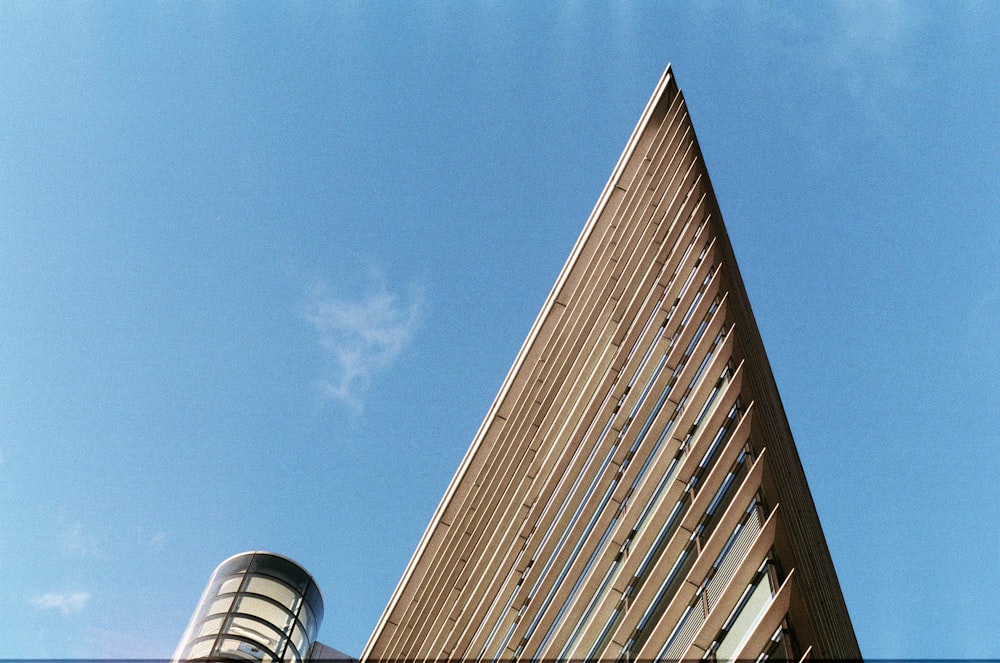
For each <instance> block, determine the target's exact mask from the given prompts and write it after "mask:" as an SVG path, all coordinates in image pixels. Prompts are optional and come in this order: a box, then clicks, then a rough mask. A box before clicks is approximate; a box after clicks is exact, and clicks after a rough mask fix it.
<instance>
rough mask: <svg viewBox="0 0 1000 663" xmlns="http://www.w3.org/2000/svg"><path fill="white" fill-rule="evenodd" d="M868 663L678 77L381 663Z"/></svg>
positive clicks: (507, 397) (387, 627) (505, 399)
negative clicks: (585, 662)
mask: <svg viewBox="0 0 1000 663" xmlns="http://www.w3.org/2000/svg"><path fill="white" fill-rule="evenodd" d="M413 658H421V659H424V658H426V659H467V660H480V659H485V660H512V659H518V660H529V659H531V660H537V659H604V660H623V661H632V660H640V659H649V660H652V659H668V660H669V659H673V660H677V659H701V658H710V659H719V660H723V659H748V660H755V659H763V658H777V659H794V660H799V659H805V658H813V659H829V658H836V659H857V658H860V652H859V649H858V644H857V640H856V638H855V636H854V631H853V628H852V626H851V621H850V618H849V616H848V613H847V608H846V606H845V604H844V599H843V596H842V594H841V590H840V586H839V584H838V582H837V576H836V573H835V571H834V568H833V563H832V561H831V559H830V554H829V551H828V550H827V546H826V543H825V540H824V537H823V532H822V530H821V528H820V524H819V519H818V517H817V515H816V510H815V508H814V505H813V501H812V497H811V496H810V493H809V488H808V486H807V484H806V479H805V475H804V474H803V471H802V466H801V463H800V461H799V457H798V454H797V452H796V450H795V445H794V442H793V441H792V435H791V432H790V430H789V427H788V422H787V420H786V417H785V413H784V410H783V409H782V405H781V399H780V397H779V396H778V391H777V388H776V386H775V382H774V378H773V376H772V373H771V369H770V366H769V364H768V360H767V357H766V355H765V352H764V347H763V345H762V343H761V339H760V335H759V332H758V330H757V326H756V323H755V322H754V317H753V313H752V312H751V310H750V304H749V300H748V298H747V294H746V292H745V290H744V286H743V282H742V279H741V278H740V274H739V270H738V268H737V266H736V260H735V258H734V256H733V251H732V248H731V246H730V243H729V239H728V237H727V234H726V229H725V227H724V226H723V223H722V216H721V215H720V213H719V208H718V204H717V202H716V200H715V196H714V195H713V192H712V186H711V184H710V182H709V178H708V173H707V171H706V168H705V164H704V161H703V159H702V155H701V152H700V150H699V147H698V143H697V140H696V139H695V135H694V130H693V128H692V125H691V120H690V118H689V117H688V114H687V109H686V106H685V103H684V98H683V95H682V94H681V92H680V91H679V90H678V88H677V84H676V83H675V81H674V77H673V74H672V72H671V71H670V69H669V68H668V70H667V71H666V72H665V73H664V75H663V78H662V79H661V80H660V83H659V85H657V87H656V90H655V92H654V93H653V96H652V99H650V101H649V104H648V105H647V107H646V109H645V111H644V112H643V114H642V117H641V118H640V120H639V123H638V126H637V127H636V129H635V131H634V132H633V134H632V137H631V139H630V140H629V142H628V144H627V145H626V147H625V151H624V152H623V154H622V156H621V158H620V159H619V161H618V164H617V166H615V169H614V172H613V173H612V175H611V179H610V181H609V182H608V184H607V185H606V186H605V188H604V191H603V192H602V193H601V196H600V198H599V199H598V201H597V205H596V206H595V208H594V211H593V213H592V214H591V216H590V218H589V220H588V221H587V224H586V226H585V227H584V229H583V232H582V234H581V235H580V238H579V240H578V241H577V243H576V246H575V247H574V248H573V251H572V253H571V254H570V257H569V260H568V261H567V263H566V265H565V267H564V268H563V270H562V272H561V273H560V275H559V278H558V280H557V281H556V284H555V286H554V287H553V289H552V292H551V294H550V295H549V297H548V299H547V300H546V302H545V305H544V307H543V308H542V311H541V313H540V314H539V315H538V318H537V320H536V321H535V324H534V326H533V327H532V328H531V331H530V332H529V334H528V338H527V340H526V341H525V342H524V345H523V346H522V348H521V351H520V353H519V354H518V356H517V358H516V359H515V361H514V365H513V367H512V368H511V370H510V373H509V374H508V376H507V378H506V380H505V381H504V383H503V386H502V387H501V389H500V393H499V394H498V395H497V397H496V400H495V401H494V403H493V405H492V407H491V408H490V410H489V412H488V414H487V415H486V418H485V421H484V422H483V424H482V426H481V427H480V429H479V431H478V433H477V434H476V437H475V439H474V440H473V442H472V446H471V447H470V449H469V451H468V453H467V454H466V456H465V458H464V460H463V461H462V464H461V466H460V467H459V469H458V472H457V473H456V475H455V478H454V479H453V481H452V483H451V485H450V486H449V487H448V490H447V492H446V493H445V495H444V498H443V499H442V500H441V503H440V505H439V506H438V508H437V511H436V512H435V514H434V516H433V518H432V520H431V523H430V525H429V526H428V528H427V531H426V532H425V534H424V536H423V539H422V540H421V542H420V545H419V547H418V548H417V550H416V552H415V553H414V555H413V558H412V560H411V561H410V564H409V566H408V567H407V568H406V571H405V573H404V574H403V577H402V580H401V581H400V583H399V586H398V587H397V589H396V591H395V593H394V594H393V596H392V599H391V601H390V603H389V605H388V607H387V608H386V610H385V612H384V614H383V615H382V617H381V619H380V620H379V622H378V625H377V627H376V629H375V631H374V633H373V634H372V637H371V639H370V641H369V643H368V645H367V647H366V648H365V651H364V653H363V655H362V659H363V660H367V661H375V660H386V659H413Z"/></svg>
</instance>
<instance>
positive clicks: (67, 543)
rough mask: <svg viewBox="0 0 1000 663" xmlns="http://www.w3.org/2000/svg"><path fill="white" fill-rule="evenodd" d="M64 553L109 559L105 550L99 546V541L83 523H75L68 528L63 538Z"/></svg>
mask: <svg viewBox="0 0 1000 663" xmlns="http://www.w3.org/2000/svg"><path fill="white" fill-rule="evenodd" d="M62 547H63V552H66V553H68V554H70V555H80V556H82V557H92V558H94V559H107V555H106V554H105V553H104V550H102V549H101V547H100V546H98V544H97V539H96V538H95V537H94V536H93V535H92V534H91V533H90V532H87V531H86V530H85V529H84V527H83V524H82V523H73V524H72V525H70V526H69V527H67V528H66V531H65V532H63V536H62Z"/></svg>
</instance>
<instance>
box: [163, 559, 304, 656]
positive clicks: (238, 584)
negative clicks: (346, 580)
mask: <svg viewBox="0 0 1000 663" xmlns="http://www.w3.org/2000/svg"><path fill="white" fill-rule="evenodd" d="M322 620H323V597H322V596H320V593H319V588H318V587H317V586H316V583H315V581H313V579H312V577H311V576H310V575H309V574H308V573H307V572H306V570H305V569H303V568H302V567H301V566H299V565H298V564H296V563H295V562H293V561H292V560H290V559H288V558H287V557H282V556H281V555H275V554H274V553H268V552H261V551H254V552H245V553H240V554H239V555H233V556H232V557H230V558H229V559H227V560H226V561H224V562H223V563H222V564H220V565H219V567H218V568H217V569H215V573H213V574H212V578H211V580H209V582H208V586H207V587H206V588H205V592H204V594H202V597H201V601H200V602H199V603H198V607H197V609H195V612H194V616H193V617H192V618H191V623H190V624H188V628H187V631H185V633H184V637H183V638H182V639H181V643H180V645H178V647H177V653H176V654H175V655H174V661H175V662H179V661H234V660H235V661H249V662H250V663H279V662H281V663H302V661H304V660H305V658H306V656H307V654H308V652H309V646H310V645H311V644H312V643H313V641H314V640H315V639H316V631H317V630H318V629H319V624H320V622H321V621H322Z"/></svg>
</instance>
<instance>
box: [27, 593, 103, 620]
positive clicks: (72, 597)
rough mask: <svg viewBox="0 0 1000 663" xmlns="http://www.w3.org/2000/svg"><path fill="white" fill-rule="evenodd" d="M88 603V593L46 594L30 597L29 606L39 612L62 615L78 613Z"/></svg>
mask: <svg viewBox="0 0 1000 663" xmlns="http://www.w3.org/2000/svg"><path fill="white" fill-rule="evenodd" d="M89 601H90V592H65V593H60V592H46V593H45V594H41V595H37V594H36V595H35V596H32V597H31V601H30V603H31V605H33V606H34V607H36V608H38V609H39V610H57V611H59V612H60V613H62V614H64V615H71V614H73V613H77V612H80V611H81V610H83V608H84V607H85V606H86V605H87V603H88V602H89Z"/></svg>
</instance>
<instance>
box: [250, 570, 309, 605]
mask: <svg viewBox="0 0 1000 663" xmlns="http://www.w3.org/2000/svg"><path fill="white" fill-rule="evenodd" d="M244 591H247V592H253V593H254V594H264V595H265V596H269V597H271V598H272V599H274V600H275V601H277V602H278V603H280V604H282V605H284V606H286V607H288V608H289V609H291V608H292V607H293V606H294V605H295V600H296V598H298V596H297V595H296V593H295V592H294V591H292V588H291V587H289V586H287V585H284V584H282V583H280V582H278V581H277V580H273V579H271V578H265V577H262V576H254V577H251V578H250V581H249V582H248V583H247V587H246V589H245V590H244Z"/></svg>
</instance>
